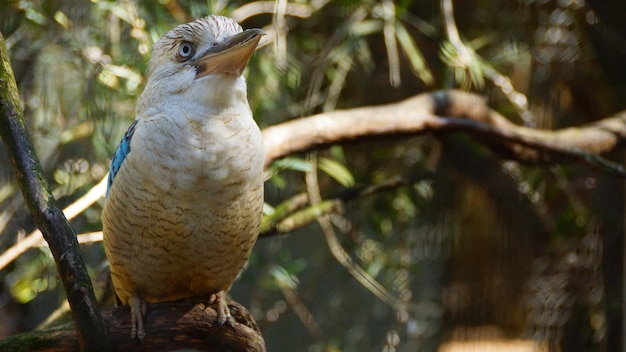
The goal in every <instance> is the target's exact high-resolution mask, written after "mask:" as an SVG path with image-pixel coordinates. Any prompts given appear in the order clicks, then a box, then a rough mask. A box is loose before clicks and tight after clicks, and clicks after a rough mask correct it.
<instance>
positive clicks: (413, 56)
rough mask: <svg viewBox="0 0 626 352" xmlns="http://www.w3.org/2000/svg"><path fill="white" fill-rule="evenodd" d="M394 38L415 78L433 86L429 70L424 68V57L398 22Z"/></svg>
mask: <svg viewBox="0 0 626 352" xmlns="http://www.w3.org/2000/svg"><path fill="white" fill-rule="evenodd" d="M395 27H396V38H398V42H399V43H400V47H401V48H402V51H404V54H405V55H406V56H407V58H408V59H409V62H410V63H411V68H412V69H413V71H414V72H415V73H416V74H417V76H418V77H419V78H420V79H421V80H422V81H424V83H426V84H433V82H434V80H435V79H434V78H433V75H432V74H431V73H430V70H429V69H428V67H427V66H426V60H424V55H422V52H421V51H420V50H419V49H418V47H417V45H416V44H415V41H414V40H413V38H412V37H411V35H410V34H409V32H408V31H407V30H406V28H404V26H403V25H402V24H401V23H400V22H396V26H395Z"/></svg>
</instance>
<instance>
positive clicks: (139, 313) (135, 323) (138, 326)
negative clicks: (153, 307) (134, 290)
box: [128, 297, 148, 340]
mask: <svg viewBox="0 0 626 352" xmlns="http://www.w3.org/2000/svg"><path fill="white" fill-rule="evenodd" d="M128 305H129V306H130V325H131V327H130V338H131V339H134V338H135V337H138V338H139V339H141V340H143V338H144V337H146V330H144V328H143V318H144V317H145V316H146V313H147V312H148V307H147V306H146V302H145V301H144V300H142V299H140V298H137V297H131V298H130V299H129V300H128Z"/></svg>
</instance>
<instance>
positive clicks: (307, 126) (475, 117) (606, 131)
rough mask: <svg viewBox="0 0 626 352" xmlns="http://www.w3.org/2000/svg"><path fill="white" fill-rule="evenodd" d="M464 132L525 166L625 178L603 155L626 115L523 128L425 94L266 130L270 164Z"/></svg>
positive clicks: (451, 97) (466, 103) (476, 102)
mask: <svg viewBox="0 0 626 352" xmlns="http://www.w3.org/2000/svg"><path fill="white" fill-rule="evenodd" d="M444 131H462V132H466V133H469V134H471V135H472V136H475V137H480V138H477V141H478V142H479V143H482V144H484V145H485V146H487V147H489V148H491V149H492V150H494V151H495V152H498V153H499V154H501V155H505V156H506V157H507V158H510V159H513V160H517V161H520V162H524V163H532V164H536V163H554V162H566V161H572V160H581V161H584V162H586V163H589V164H592V165H595V166H598V167H600V168H602V169H603V170H604V171H605V172H609V173H613V174H618V175H620V176H624V175H626V173H625V172H624V171H623V170H622V168H621V167H620V166H619V165H616V164H613V163H610V162H608V161H606V160H604V159H602V158H601V157H599V155H600V154H604V153H608V152H610V151H613V150H615V149H616V148H617V147H618V146H620V145H621V144H622V143H623V141H624V139H625V138H626V112H625V113H620V114H618V115H616V116H614V117H609V118H606V119H603V120H600V121H598V122H595V123H591V124H587V125H584V126H579V127H570V128H564V129H561V130H554V131H550V130H538V129H532V128H528V127H523V126H518V125H515V124H513V123H511V122H510V121H509V120H507V119H506V118H505V117H504V116H502V115H500V114H498V113H497V112H495V111H494V110H492V109H490V108H489V106H488V105H487V102H486V101H485V100H484V99H483V98H482V97H480V96H478V95H475V94H471V93H467V92H462V91H456V90H451V91H440V92H434V93H426V94H420V95H417V96H415V97H412V98H408V99H406V100H403V101H400V102H398V103H393V104H388V105H381V106H371V107H363V108H356V109H350V110H337V111H333V112H328V113H324V114H318V115H313V116H309V117H304V118H300V119H295V120H292V121H288V122H285V123H282V124H279V125H276V126H271V127H268V128H266V129H265V130H264V131H263V136H264V139H265V148H266V160H265V164H266V166H267V165H269V164H270V163H272V162H273V161H274V160H276V159H279V158H281V157H284V156H287V155H291V154H294V153H298V152H304V151H310V150H313V149H318V148H322V147H326V146H329V145H332V144H342V143H347V142H351V141H365V140H368V141H371V140H373V139H375V138H381V137H387V138H388V137H393V136H408V135H417V134H423V133H428V132H435V133H439V132H444Z"/></svg>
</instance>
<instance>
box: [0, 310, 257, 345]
mask: <svg viewBox="0 0 626 352" xmlns="http://www.w3.org/2000/svg"><path fill="white" fill-rule="evenodd" d="M207 300H208V299H204V300H201V299H185V300H180V301H176V302H165V303H155V304H150V306H149V308H148V315H147V316H146V332H147V336H146V338H145V339H143V341H142V340H139V339H134V340H132V339H131V338H130V311H129V309H128V307H118V308H115V309H111V310H108V311H105V312H104V313H103V315H104V318H105V320H106V321H107V323H108V325H109V326H110V334H109V336H110V346H111V350H112V351H175V350H186V351H191V350H193V351H213V352H222V351H224V352H226V351H250V352H264V351H265V342H264V341H263V338H262V337H261V333H260V332H259V329H258V327H257V326H256V323H255V322H254V320H253V319H252V317H251V316H250V313H248V311H246V309H245V308H244V307H242V306H241V305H239V304H238V303H236V302H234V301H230V300H229V301H228V306H229V308H230V312H231V314H232V316H233V317H234V318H235V321H236V323H235V324H234V325H233V326H228V325H219V324H218V323H217V313H216V311H215V310H214V309H213V308H212V307H207V306H206V305H205V304H204V303H202V302H203V301H204V302H206V301H207ZM0 351H30V352H34V351H41V352H43V351H46V352H52V351H63V352H74V351H76V352H77V351H79V346H78V339H77V338H76V332H75V331H74V330H73V329H71V328H65V329H64V328H63V327H61V328H56V329H51V330H45V331H35V332H31V333H27V334H21V335H16V336H13V337H11V338H8V339H6V340H3V341H0Z"/></svg>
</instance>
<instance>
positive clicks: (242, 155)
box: [131, 112, 264, 195]
mask: <svg viewBox="0 0 626 352" xmlns="http://www.w3.org/2000/svg"><path fill="white" fill-rule="evenodd" d="M144 125H145V128H143V129H142V133H141V134H140V136H139V138H138V139H137V145H132V146H131V148H132V150H133V152H134V151H137V156H138V160H137V163H138V164H140V165H139V168H140V169H144V170H147V172H146V176H147V177H150V178H156V179H157V180H160V181H161V182H160V187H161V188H162V189H163V191H167V190H169V191H174V192H177V193H178V194H180V192H186V191H187V192H191V193H193V194H199V193H205V194H206V193H209V194H211V193H213V194H215V193H230V194H232V195H236V194H237V193H240V192H245V191H246V185H247V184H249V183H258V182H259V178H262V165H263V157H264V155H263V152H264V149H263V142H262V137H261V132H260V130H259V128H258V126H257V125H256V123H255V122H254V121H253V120H252V117H251V115H250V114H249V113H246V112H242V113H234V112H233V113H222V114H219V115H217V114H216V115H213V116H207V117H205V118H201V119H198V118H197V117H196V116H193V117H179V118H176V119H175V118H171V117H165V118H155V119H146V120H145V123H144ZM136 133H137V132H136Z"/></svg>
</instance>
